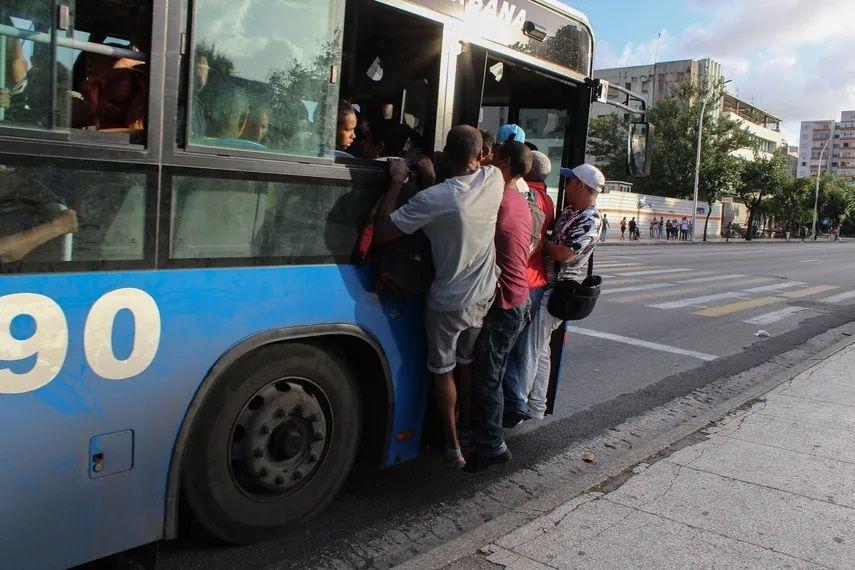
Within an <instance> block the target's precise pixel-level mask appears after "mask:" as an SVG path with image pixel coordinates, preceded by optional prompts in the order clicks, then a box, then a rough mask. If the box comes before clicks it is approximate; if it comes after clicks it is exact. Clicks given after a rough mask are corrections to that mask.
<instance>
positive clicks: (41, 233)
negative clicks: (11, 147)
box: [0, 163, 149, 270]
mask: <svg viewBox="0 0 855 570" xmlns="http://www.w3.org/2000/svg"><path fill="white" fill-rule="evenodd" d="M148 195H149V193H148V186H147V180H146V175H145V174H143V173H126V172H115V171H110V172H100V171H95V170H78V169H71V168H58V167H55V166H54V165H52V164H50V163H47V164H43V165H39V166H31V165H26V166H25V165H15V164H9V163H0V268H3V269H4V270H13V269H14V268H16V267H20V265H21V264H23V265H24V266H25V268H26V265H27V264H30V263H51V264H53V263H62V262H75V261H87V262H107V261H119V260H141V259H143V257H144V251H145V245H146V239H145V236H146V232H145V226H146V223H145V222H146V217H147V216H146V203H147V202H148V200H147V197H148Z"/></svg>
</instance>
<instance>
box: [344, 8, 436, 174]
mask: <svg viewBox="0 0 855 570" xmlns="http://www.w3.org/2000/svg"><path fill="white" fill-rule="evenodd" d="M347 10H348V11H347V18H346V25H345V40H344V53H343V59H342V88H341V95H342V97H343V98H344V99H345V100H347V101H349V102H350V103H351V104H353V105H354V106H355V107H356V108H357V109H358V128H357V138H356V141H355V142H354V143H353V144H351V145H350V146H349V147H347V148H340V149H338V150H339V153H338V155H339V156H340V157H344V158H349V157H356V158H360V157H364V158H372V159H373V158H378V157H377V156H374V153H373V152H372V151H368V152H366V150H365V148H364V143H365V140H366V136H367V134H368V131H369V129H370V128H371V125H372V124H378V123H380V122H383V121H394V122H395V123H396V124H397V125H400V126H399V127H397V131H400V133H396V135H397V134H400V135H401V136H400V137H398V138H401V139H402V140H403V144H401V145H396V148H395V150H394V151H393V152H391V153H387V154H392V155H398V156H402V157H404V158H406V159H409V160H415V159H416V158H418V156H419V155H420V154H422V153H426V154H430V153H431V152H432V150H433V139H434V131H435V128H436V109H437V97H438V83H439V67H440V54H441V53H442V26H441V25H440V24H438V23H436V22H433V21H430V20H427V19H425V18H420V17H418V16H414V15H412V14H409V13H406V12H403V11H401V10H397V9H395V8H391V7H389V6H385V5H383V4H381V3H379V2H375V1H369V0H356V1H352V2H348V8H347Z"/></svg>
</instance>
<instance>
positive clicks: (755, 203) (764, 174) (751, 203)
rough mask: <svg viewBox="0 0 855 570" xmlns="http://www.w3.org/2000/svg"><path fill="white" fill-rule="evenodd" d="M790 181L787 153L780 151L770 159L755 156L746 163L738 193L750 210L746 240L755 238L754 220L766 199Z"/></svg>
mask: <svg viewBox="0 0 855 570" xmlns="http://www.w3.org/2000/svg"><path fill="white" fill-rule="evenodd" d="M788 180H789V175H788V174H787V154H786V152H783V151H780V150H779V151H778V152H776V153H775V154H773V155H772V156H770V157H766V156H755V158H754V160H753V161H747V162H746V163H745V165H744V168H743V169H742V176H741V177H740V181H739V183H738V184H737V186H736V193H737V194H738V195H739V197H740V198H742V200H743V201H744V202H745V205H746V207H747V208H748V231H747V232H746V233H745V239H746V240H750V239H752V238H753V237H754V235H753V234H754V220H755V218H756V217H757V214H758V213H759V211H760V208H761V205H762V204H763V200H764V198H771V197H773V196H775V195H776V194H778V193H780V192H781V191H782V189H783V188H784V187H785V186H786V185H787V183H788Z"/></svg>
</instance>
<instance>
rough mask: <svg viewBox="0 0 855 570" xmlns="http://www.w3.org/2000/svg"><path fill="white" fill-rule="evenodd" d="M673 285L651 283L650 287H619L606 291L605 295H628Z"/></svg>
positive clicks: (604, 291)
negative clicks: (633, 292) (628, 293)
mask: <svg viewBox="0 0 855 570" xmlns="http://www.w3.org/2000/svg"><path fill="white" fill-rule="evenodd" d="M670 286H671V283H650V284H648V285H635V286H633V287H618V288H617V289H605V290H603V295H606V294H614V293H627V292H629V291H647V290H649V289H662V288H664V287H670Z"/></svg>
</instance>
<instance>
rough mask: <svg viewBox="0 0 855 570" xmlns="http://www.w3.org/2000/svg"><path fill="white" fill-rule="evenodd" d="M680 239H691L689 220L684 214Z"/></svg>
mask: <svg viewBox="0 0 855 570" xmlns="http://www.w3.org/2000/svg"><path fill="white" fill-rule="evenodd" d="M680 239H681V240H683V241H686V240H687V239H689V220H687V219H686V216H683V219H682V221H680Z"/></svg>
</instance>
